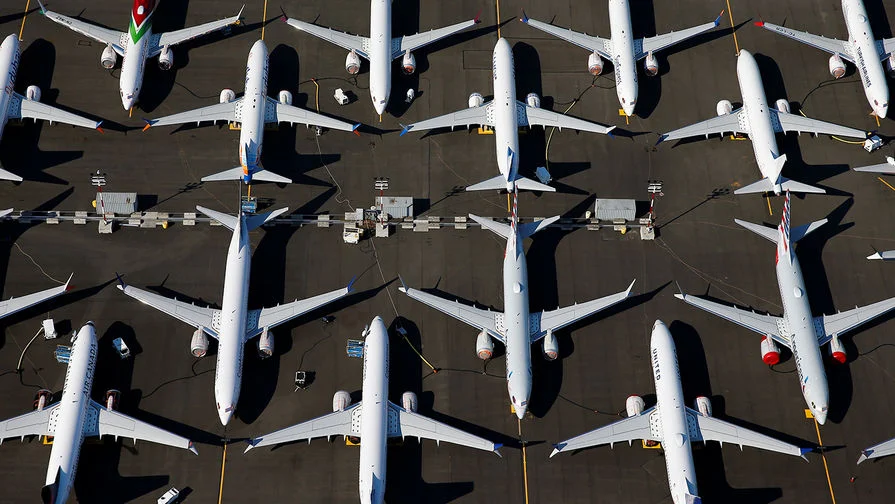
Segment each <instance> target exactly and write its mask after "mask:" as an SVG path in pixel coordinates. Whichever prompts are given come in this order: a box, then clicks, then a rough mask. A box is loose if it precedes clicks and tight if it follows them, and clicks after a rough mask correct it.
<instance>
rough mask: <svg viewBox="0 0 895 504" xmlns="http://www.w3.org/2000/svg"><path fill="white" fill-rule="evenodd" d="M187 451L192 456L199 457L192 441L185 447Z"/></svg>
mask: <svg viewBox="0 0 895 504" xmlns="http://www.w3.org/2000/svg"><path fill="white" fill-rule="evenodd" d="M187 450H189V451H191V452H193V455H196V456H198V455H199V450H197V449H196V445H194V444H193V442H192V441H190V444H189V446H188V447H187Z"/></svg>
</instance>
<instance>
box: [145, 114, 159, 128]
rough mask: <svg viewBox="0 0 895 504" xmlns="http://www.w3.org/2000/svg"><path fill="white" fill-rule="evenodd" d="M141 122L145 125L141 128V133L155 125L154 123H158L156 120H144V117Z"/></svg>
mask: <svg viewBox="0 0 895 504" xmlns="http://www.w3.org/2000/svg"><path fill="white" fill-rule="evenodd" d="M143 122H145V123H146V126H143V131H146V130H148V129H149V128H151V127H152V125H153V124H155V123H157V122H158V121H156V120H154V119H146V118H145V117H144V118H143Z"/></svg>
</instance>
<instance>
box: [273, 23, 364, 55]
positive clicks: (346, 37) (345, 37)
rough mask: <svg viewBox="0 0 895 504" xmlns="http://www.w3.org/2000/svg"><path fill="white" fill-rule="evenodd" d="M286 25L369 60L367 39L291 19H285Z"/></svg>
mask: <svg viewBox="0 0 895 504" xmlns="http://www.w3.org/2000/svg"><path fill="white" fill-rule="evenodd" d="M286 23H287V24H288V25H289V26H291V27H293V28H295V29H296V30H299V31H303V32H307V33H310V34H311V35H313V36H315V37H317V38H321V39H323V40H326V41H327V42H331V43H333V44H335V45H337V46H339V47H341V48H343V49H347V50H349V51H355V52H356V53H357V54H358V56H363V57H364V58H366V59H370V56H368V54H369V47H370V39H369V38H367V37H360V36H357V35H351V34H349V33H344V32H340V31H336V30H333V29H332V28H326V27H324V26H317V25H315V24H311V23H305V22H304V21H299V20H297V19H292V18H289V19H287V20H286Z"/></svg>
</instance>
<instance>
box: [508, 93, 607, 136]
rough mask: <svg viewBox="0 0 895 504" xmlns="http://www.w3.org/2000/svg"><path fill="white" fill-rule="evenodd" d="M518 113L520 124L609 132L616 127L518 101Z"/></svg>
mask: <svg viewBox="0 0 895 504" xmlns="http://www.w3.org/2000/svg"><path fill="white" fill-rule="evenodd" d="M516 115H517V117H518V122H519V126H544V127H547V126H553V127H556V128H559V129H563V128H569V129H574V130H578V131H590V132H591V133H602V134H604V135H605V134H607V133H609V132H610V131H612V130H614V129H615V126H603V125H602V124H596V123H592V122H589V121H583V120H581V119H577V118H575V117H571V116H567V115H565V114H558V113H556V112H551V111H549V110H544V109H542V108H539V107H529V106H528V105H527V104H525V103H522V102H519V101H517V102H516Z"/></svg>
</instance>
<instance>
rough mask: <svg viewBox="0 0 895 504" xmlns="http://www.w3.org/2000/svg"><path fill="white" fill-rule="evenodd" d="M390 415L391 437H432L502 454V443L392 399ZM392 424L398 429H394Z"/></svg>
mask: <svg viewBox="0 0 895 504" xmlns="http://www.w3.org/2000/svg"><path fill="white" fill-rule="evenodd" d="M388 416H389V422H388V425H389V432H388V435H389V437H401V438H405V437H408V436H410V437H415V438H417V439H431V440H433V441H435V442H437V443H441V442H442V441H444V442H447V443H453V444H455V445H461V446H468V447H470V448H476V449H478V450H485V451H493V452H494V453H497V454H498V455H500V454H499V453H498V452H497V450H498V449H499V448H500V447H501V445H500V444H494V443H492V442H491V441H488V440H487V439H484V438H481V437H479V436H475V435H473V434H470V433H468V432H465V431H462V430H460V429H457V428H456V427H451V426H450V425H447V424H443V423H441V422H437V421H435V420H432V419H431V418H426V417H424V416H423V415H420V414H419V413H414V412H412V411H407V410H405V409H404V408H402V407H400V406H398V405H396V404H394V403H392V402H391V401H389V403H388ZM393 416H394V417H395V421H394V422H393V421H392V417H393ZM392 426H394V427H395V428H396V429H392Z"/></svg>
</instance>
